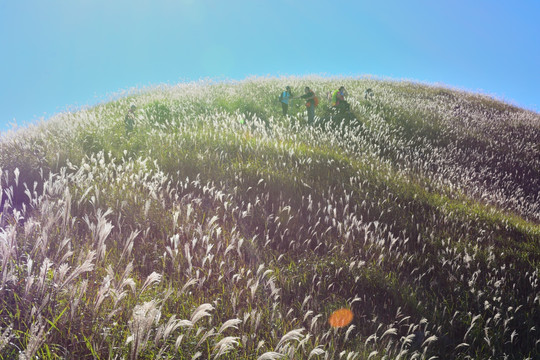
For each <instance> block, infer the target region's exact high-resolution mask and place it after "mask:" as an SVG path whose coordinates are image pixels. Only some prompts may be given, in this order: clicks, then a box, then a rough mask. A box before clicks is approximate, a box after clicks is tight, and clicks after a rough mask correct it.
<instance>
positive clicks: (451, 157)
mask: <svg viewBox="0 0 540 360" xmlns="http://www.w3.org/2000/svg"><path fill="white" fill-rule="evenodd" d="M287 85H289V86H291V87H292V89H293V93H294V95H302V94H303V91H304V87H305V86H309V87H311V88H312V89H313V90H314V91H315V92H316V93H317V95H318V97H319V98H320V104H319V106H318V107H317V109H316V111H315V115H316V117H315V120H314V121H312V122H309V121H308V120H307V115H306V112H305V110H306V109H305V106H304V102H303V101H302V100H300V99H294V100H292V102H291V105H290V107H289V116H283V115H282V110H281V105H280V103H279V100H278V97H279V94H280V93H281V92H282V91H283V90H284V89H285V86H287ZM340 86H345V88H346V89H347V91H348V93H349V98H348V100H349V103H350V105H351V109H350V111H349V112H335V111H333V110H332V108H331V105H330V102H329V101H328V100H327V93H328V92H329V91H332V90H334V89H337V88H339V87H340ZM368 89H370V90H368ZM131 105H135V106H136V109H135V118H136V119H135V124H134V127H133V130H132V131H128V130H126V126H125V122H124V118H125V115H126V114H127V113H128V111H129V109H130V107H131ZM0 168H1V170H0V179H1V181H0V185H1V189H0V191H1V195H2V197H1V207H0V270H1V273H0V359H255V360H265V359H266V360H273V359H314V360H315V359H343V360H354V359H357V360H360V359H373V360H376V359H539V358H540V279H539V270H540V115H539V114H538V113H537V112H533V111H528V110H525V109H521V108H518V107H515V106H512V105H510V104H507V103H504V102H501V101H498V100H495V99H493V98H491V97H488V96H485V95H481V94H476V93H471V92H466V91H461V90H457V89H450V88H447V87H443V86H434V85H428V84H419V83H414V82H407V81H393V80H385V79H376V78H370V77H361V78H344V77H339V78H337V77H336V78H331V77H320V76H307V77H283V78H261V77H255V78H249V79H246V80H243V81H238V82H237V81H224V82H223V81H222V82H214V81H200V82H194V83H182V84H178V85H163V86H156V87H152V88H146V89H134V90H131V91H129V92H128V93H126V94H123V95H121V96H117V97H116V98H114V99H111V100H110V101H108V102H105V103H102V104H99V105H96V106H94V107H90V108H84V109H80V110H77V111H73V112H66V113H62V114H59V115H56V116H54V117H53V118H51V119H49V120H48V121H46V122H43V123H41V124H38V125H32V126H29V127H26V128H22V129H19V130H17V131H13V132H9V133H6V134H4V135H3V136H2V138H1V139H0Z"/></svg>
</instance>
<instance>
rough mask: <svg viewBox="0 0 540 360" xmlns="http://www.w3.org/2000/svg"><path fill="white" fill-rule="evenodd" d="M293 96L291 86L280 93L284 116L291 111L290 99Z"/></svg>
mask: <svg viewBox="0 0 540 360" xmlns="http://www.w3.org/2000/svg"><path fill="white" fill-rule="evenodd" d="M292 98H293V94H292V91H291V87H290V86H287V87H286V88H285V91H283V92H282V93H281V94H280V95H279V102H281V109H282V110H283V116H286V115H287V112H288V111H289V100H290V99H292Z"/></svg>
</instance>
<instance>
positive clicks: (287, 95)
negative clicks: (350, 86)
mask: <svg viewBox="0 0 540 360" xmlns="http://www.w3.org/2000/svg"><path fill="white" fill-rule="evenodd" d="M348 95H349V94H348V93H347V90H345V87H344V86H341V87H340V88H339V89H337V90H334V91H332V92H330V93H328V97H329V99H330V101H331V103H332V108H333V109H335V110H337V111H342V110H346V111H348V110H349V109H350V105H349V103H348V102H347V101H346V100H345V98H346V97H347V96H348ZM296 98H299V99H303V100H305V101H306V104H305V105H306V110H307V114H308V121H309V122H310V123H312V122H313V119H314V118H315V108H316V107H317V106H318V105H319V98H318V97H317V95H316V94H315V92H314V91H313V90H311V89H310V88H309V86H306V87H305V88H304V95H300V96H293V93H292V90H291V87H290V86H287V87H285V91H283V92H282V93H281V94H280V95H279V101H280V103H281V109H282V111H283V116H286V115H287V113H288V111H289V101H290V100H292V99H296Z"/></svg>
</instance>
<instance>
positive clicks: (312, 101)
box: [124, 86, 371, 135]
mask: <svg viewBox="0 0 540 360" xmlns="http://www.w3.org/2000/svg"><path fill="white" fill-rule="evenodd" d="M368 90H370V91H371V89H368ZM348 95H349V94H348V93H347V90H345V87H344V86H341V87H340V88H339V89H337V90H334V91H331V92H329V93H328V99H329V100H330V101H331V104H332V108H333V109H335V110H336V111H338V112H341V111H349V110H350V105H349V103H348V102H347V101H346V100H345V98H346V97H347V96H348ZM297 98H298V99H302V100H305V101H306V104H305V105H306V110H307V114H308V121H309V122H310V123H313V120H314V119H315V108H316V107H317V106H318V105H319V98H318V97H317V95H316V94H315V92H314V91H313V90H311V89H310V88H309V86H306V87H305V88H304V94H303V95H300V96H293V93H292V90H291V87H290V86H287V87H285V91H283V92H282V93H281V94H280V95H279V101H280V103H281V108H282V111H283V116H286V115H287V114H288V112H289V102H290V101H291V100H293V99H297ZM135 110H136V106H135V105H131V106H130V108H129V111H128V112H127V114H126V116H125V118H124V125H125V130H126V135H129V133H130V132H132V131H133V127H134V124H135Z"/></svg>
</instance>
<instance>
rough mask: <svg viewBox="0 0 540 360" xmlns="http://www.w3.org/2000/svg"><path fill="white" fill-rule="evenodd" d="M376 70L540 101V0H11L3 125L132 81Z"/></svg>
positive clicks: (2, 28) (1, 66) (0, 96)
mask: <svg viewBox="0 0 540 360" xmlns="http://www.w3.org/2000/svg"><path fill="white" fill-rule="evenodd" d="M304 74H323V75H324V74H327V75H345V76H349V75H351V76H362V75H375V76H380V77H390V78H393V79H408V80H418V81H422V82H428V83H442V84H445V85H448V86H451V87H456V88H460V89H465V90H470V91H478V92H482V93H485V94H489V95H493V96H496V97H497V98H500V99H503V100H505V101H508V102H511V103H514V104H516V105H519V106H521V107H525V108H528V109H531V110H534V111H537V112H538V111H539V109H540V0H369V1H365V0H351V1H349V0H342V1H322V0H310V1H299V0H298V1H296V0H271V1H270V0H268V1H266V0H0V131H3V130H5V129H7V128H8V125H7V124H9V123H12V122H14V121H15V122H17V123H18V124H19V125H24V124H25V123H29V122H35V121H39V120H40V119H41V118H44V119H47V118H49V117H51V116H52V115H54V114H55V113H58V112H62V111H66V110H67V109H73V108H77V107H81V106H85V105H93V104H96V103H98V102H101V101H104V100H107V98H108V97H109V96H110V95H112V94H114V93H118V92H120V91H122V90H126V89H129V88H132V87H145V86H149V85H159V84H163V83H169V84H175V83H178V82H182V81H192V80H198V79H203V78H212V79H218V80H219V79H237V80H241V79H244V78H246V77H249V76H251V75H260V76H268V75H269V76H281V75H304Z"/></svg>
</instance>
